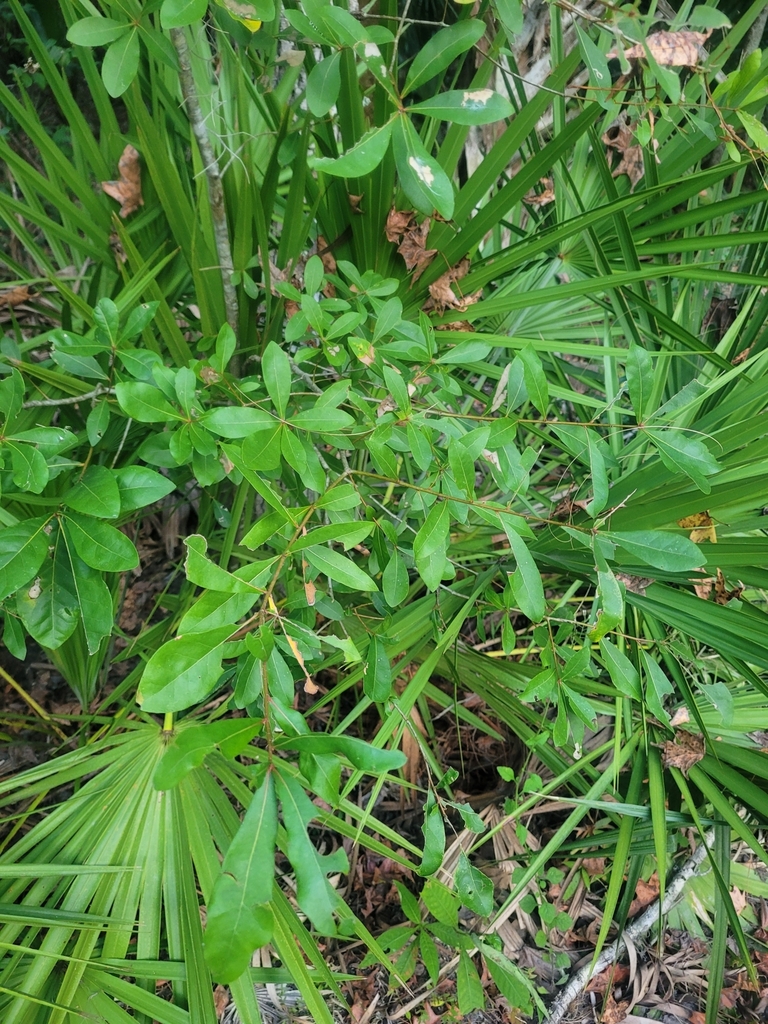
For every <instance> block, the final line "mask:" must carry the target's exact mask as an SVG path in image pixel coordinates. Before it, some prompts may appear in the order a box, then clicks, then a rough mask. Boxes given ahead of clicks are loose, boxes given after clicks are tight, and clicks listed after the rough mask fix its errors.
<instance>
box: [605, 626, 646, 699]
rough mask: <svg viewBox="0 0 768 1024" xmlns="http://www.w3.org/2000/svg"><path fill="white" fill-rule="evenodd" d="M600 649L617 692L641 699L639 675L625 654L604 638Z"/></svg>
mask: <svg viewBox="0 0 768 1024" xmlns="http://www.w3.org/2000/svg"><path fill="white" fill-rule="evenodd" d="M600 650H601V651H602V653H603V657H604V658H605V664H606V667H607V669H608V675H609V676H610V677H611V682H612V683H613V685H614V686H615V687H616V689H617V690H618V691H619V693H623V694H624V696H625V697H632V698H633V699H634V700H641V699H642V693H641V691H640V675H639V674H638V671H637V669H636V668H635V666H634V665H633V664H632V662H631V661H630V660H629V658H628V657H627V656H626V654H624V653H623V651H620V650H619V648H618V647H616V645H615V644H613V643H611V641H610V640H606V639H605V638H603V639H602V640H601V641H600Z"/></svg>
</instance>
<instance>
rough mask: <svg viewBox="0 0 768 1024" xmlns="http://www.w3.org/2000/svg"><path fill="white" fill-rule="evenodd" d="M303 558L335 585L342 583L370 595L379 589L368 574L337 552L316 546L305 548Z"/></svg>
mask: <svg viewBox="0 0 768 1024" xmlns="http://www.w3.org/2000/svg"><path fill="white" fill-rule="evenodd" d="M304 556H305V558H306V559H307V561H308V562H309V564H310V565H311V566H312V568H313V569H317V570H318V572H322V573H325V575H326V576H328V577H329V578H330V579H332V580H334V581H335V582H336V583H343V584H344V586H346V587H349V588H350V589H351V590H362V591H363V592H364V593H371V592H372V591H374V590H378V589H379V588H378V587H377V586H376V584H375V583H374V582H373V580H372V579H371V577H370V576H369V575H368V573H366V572H363V570H362V569H360V568H359V567H358V566H357V565H355V563H354V562H353V561H352V560H351V559H350V558H345V557H344V555H340V554H339V552H338V551H333V550H332V549H331V548H327V547H322V546H318V547H314V548H306V550H305V552H304Z"/></svg>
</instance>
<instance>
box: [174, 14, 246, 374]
mask: <svg viewBox="0 0 768 1024" xmlns="http://www.w3.org/2000/svg"><path fill="white" fill-rule="evenodd" d="M170 31H171V40H172V41H173V45H174V46H175V47H176V53H177V54H178V57H179V82H180V83H181V93H182V96H183V97H184V104H185V106H186V109H187V117H188V118H189V123H190V125H191V126H192V131H193V133H194V136H195V138H196V139H197V145H198V148H199V150H200V156H201V158H202V161H203V167H204V169H205V178H206V181H207V183H208V201H209V203H210V206H211V219H212V221H213V234H214V238H215V240H216V252H217V254H218V257H219V269H220V271H221V282H222V285H223V288H224V305H225V308H226V313H227V323H228V324H229V326H230V327H231V328H232V330H233V331H235V333H237V320H238V316H237V292H236V291H235V286H234V285H233V284H232V275H233V274H234V272H235V267H234V264H233V262H232V248H231V246H230V242H229V228H228V226H227V209H226V206H225V204H224V187H223V185H222V182H221V172H220V171H219V164H218V161H217V159H216V155H215V154H214V152H213V146H212V145H211V140H210V138H209V137H208V129H207V128H206V127H205V119H204V117H203V111H202V109H201V107H200V99H199V97H198V95H197V87H196V86H195V79H194V76H193V74H192V65H191V61H190V55H189V46H188V44H187V37H186V35H185V32H184V29H181V28H172V29H171V30H170ZM232 369H233V372H235V373H236V372H237V370H236V369H235V362H234V361H233V363H232Z"/></svg>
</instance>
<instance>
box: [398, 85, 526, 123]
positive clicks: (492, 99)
mask: <svg viewBox="0 0 768 1024" xmlns="http://www.w3.org/2000/svg"><path fill="white" fill-rule="evenodd" d="M413 111H416V112H418V113H419V114H426V115H427V116H428V117H437V118H440V119H441V120H442V121H450V122H451V124H493V122H494V121H503V120H504V118H505V117H512V115H513V114H514V112H515V109H514V107H513V106H512V104H511V103H510V102H509V100H508V99H507V98H506V97H505V96H502V95H501V94H500V93H498V92H496V90H495V89H451V90H450V91H449V92H441V93H438V94H437V96H432V97H431V98H430V99H428V100H422V101H421V102H420V103H414V104H413V106H411V107H409V108H408V112H409V113H411V112H413Z"/></svg>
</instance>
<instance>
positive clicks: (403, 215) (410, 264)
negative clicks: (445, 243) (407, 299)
mask: <svg viewBox="0 0 768 1024" xmlns="http://www.w3.org/2000/svg"><path fill="white" fill-rule="evenodd" d="M431 226H432V221H431V219H430V218H429V217H425V218H424V220H423V221H422V222H421V224H416V215H415V213H414V212H413V210H395V209H394V208H393V209H391V210H390V211H389V215H388V217H387V223H386V226H385V228H384V231H385V234H386V236H387V241H389V242H397V243H398V246H397V251H398V252H399V253H400V255H401V256H402V257H403V259H404V260H405V265H406V267H407V268H408V270H411V271H413V280H414V281H418V279H419V277H420V275H421V274H422V273H423V272H424V271H425V270H426V268H427V267H428V266H429V264H430V263H431V262H432V260H433V259H434V258H435V256H436V255H437V249H427V247H426V244H427V237H428V235H429V229H430V227H431Z"/></svg>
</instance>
